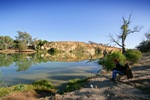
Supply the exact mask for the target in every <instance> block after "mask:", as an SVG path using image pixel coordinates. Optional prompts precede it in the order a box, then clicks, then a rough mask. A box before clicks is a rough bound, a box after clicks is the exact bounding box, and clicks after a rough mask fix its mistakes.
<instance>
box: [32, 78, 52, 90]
mask: <svg viewBox="0 0 150 100" xmlns="http://www.w3.org/2000/svg"><path fill="white" fill-rule="evenodd" d="M32 85H33V86H34V87H36V88H37V89H41V90H49V89H54V87H53V86H52V84H51V82H49V81H47V80H39V81H36V82H34V83H32Z"/></svg>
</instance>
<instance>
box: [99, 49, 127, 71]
mask: <svg viewBox="0 0 150 100" xmlns="http://www.w3.org/2000/svg"><path fill="white" fill-rule="evenodd" d="M115 59H117V60H118V61H119V62H120V63H121V64H124V62H125V61H126V57H125V56H124V55H123V54H122V53H121V52H113V53H111V54H107V55H106V56H105V57H103V58H101V59H99V64H101V65H103V67H104V69H107V70H111V69H112V68H113V67H114V66H115V64H114V62H113V60H115Z"/></svg>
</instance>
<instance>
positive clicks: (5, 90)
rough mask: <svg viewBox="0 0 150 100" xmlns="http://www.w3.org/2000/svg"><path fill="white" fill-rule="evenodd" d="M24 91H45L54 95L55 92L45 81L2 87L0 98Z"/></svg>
mask: <svg viewBox="0 0 150 100" xmlns="http://www.w3.org/2000/svg"><path fill="white" fill-rule="evenodd" d="M26 90H34V91H35V92H37V91H47V92H49V93H50V94H52V93H55V92H56V90H55V89H54V87H53V86H52V84H51V83H50V82H49V81H47V80H40V81H36V82H34V83H32V84H17V85H14V86H11V87H2V88H0V98H1V97H4V96H6V95H8V94H10V93H15V92H23V91H26Z"/></svg>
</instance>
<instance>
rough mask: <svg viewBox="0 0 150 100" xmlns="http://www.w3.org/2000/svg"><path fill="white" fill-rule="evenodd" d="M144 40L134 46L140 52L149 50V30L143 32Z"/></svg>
mask: <svg viewBox="0 0 150 100" xmlns="http://www.w3.org/2000/svg"><path fill="white" fill-rule="evenodd" d="M145 37H146V40H143V41H142V42H141V43H140V44H139V45H138V46H137V47H136V48H137V49H139V50H140V51H142V52H149V51H150V32H147V33H146V34H145Z"/></svg>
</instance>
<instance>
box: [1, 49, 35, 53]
mask: <svg viewBox="0 0 150 100" xmlns="http://www.w3.org/2000/svg"><path fill="white" fill-rule="evenodd" d="M18 52H21V53H35V52H36V50H33V49H26V50H21V51H20V50H13V49H7V50H0V53H18Z"/></svg>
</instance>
